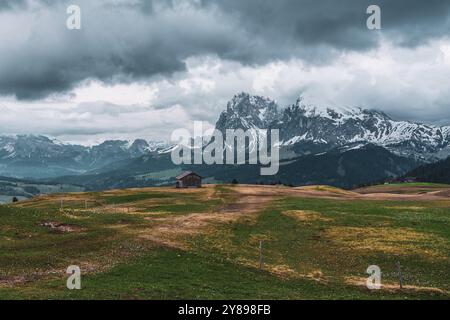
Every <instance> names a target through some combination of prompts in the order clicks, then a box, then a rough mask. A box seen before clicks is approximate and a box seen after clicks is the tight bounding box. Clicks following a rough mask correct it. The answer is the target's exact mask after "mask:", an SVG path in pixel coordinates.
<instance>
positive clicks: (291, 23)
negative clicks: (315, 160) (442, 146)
mask: <svg viewBox="0 0 450 320" xmlns="http://www.w3.org/2000/svg"><path fill="white" fill-rule="evenodd" d="M77 2H78V4H80V6H81V8H82V28H83V29H82V30H81V31H68V30H66V28H65V19H66V17H67V16H66V14H65V6H66V5H67V4H69V3H71V2H67V1H63V0H61V1H49V0H45V1H44V0H41V1H40V3H41V4H42V7H41V10H40V11H41V13H42V14H39V10H37V11H35V12H34V13H31V12H28V11H27V6H26V3H27V2H26V1H14V2H13V1H8V0H3V1H1V2H0V9H3V10H8V8H9V9H11V8H13V7H14V8H15V9H16V10H13V11H11V12H10V14H11V15H14V14H16V15H20V14H24V13H26V12H28V14H29V15H30V17H31V16H33V17H34V18H35V19H34V20H33V21H35V22H34V24H33V25H32V29H27V28H25V27H24V26H21V25H20V24H18V25H17V26H14V27H15V28H14V29H15V30H17V32H18V33H24V32H29V34H28V35H27V38H26V39H23V38H20V37H18V38H20V39H14V38H8V39H6V40H7V41H4V40H5V39H2V38H0V41H3V43H6V45H4V46H3V48H2V49H0V94H4V95H8V94H13V95H15V96H16V97H17V98H19V99H37V98H41V97H45V96H48V95H50V94H52V93H59V92H65V91H67V90H70V89H72V88H73V87H74V86H76V85H77V84H79V83H80V82H81V81H83V80H85V79H100V80H103V81H106V82H111V83H114V82H132V81H136V80H141V79H148V78H151V77H153V76H157V75H162V76H165V77H170V76H171V75H172V74H173V73H174V72H177V71H183V70H185V68H186V66H185V60H186V59H187V58H189V57H192V56H201V55H217V56H218V57H220V58H222V59H228V60H234V61H239V62H241V63H243V64H249V65H258V64H263V63H266V62H268V61H274V60H288V59H290V58H301V59H304V60H305V61H308V62H309V63H313V64H317V63H326V62H329V61H330V59H332V58H333V57H334V56H335V55H339V53H340V52H342V51H347V50H357V51H361V50H368V49H371V48H374V47H376V46H377V45H378V44H379V41H380V37H379V35H380V34H382V35H384V36H386V37H387V38H389V39H391V40H392V41H395V42H396V43H398V44H400V45H404V46H416V45H419V44H422V43H424V42H426V41H428V40H429V39H432V38H435V37H441V36H446V35H448V32H449V10H450V2H449V1H442V0H430V1H422V0H408V1H407V0H396V1H387V0H377V1H375V0H345V1H335V0H321V1H313V0H277V1H273V0H226V1H224V0H202V1H200V2H199V1H197V2H195V1H190V2H189V3H191V5H188V6H184V7H182V6H181V7H180V3H181V1H169V0H166V1H163V0H161V1H149V0H142V1H140V2H129V3H127V2H124V1H120V2H117V1H103V2H98V3H97V4H95V2H93V1H87V0H81V1H77ZM370 4H379V5H380V6H381V7H382V14H383V15H382V18H383V28H384V30H383V31H382V32H381V33H380V32H373V31H369V30H367V28H366V26H365V23H366V18H367V15H366V14H365V11H366V8H367V7H368V5H370ZM18 8H22V9H21V10H18ZM18 21H19V20H18ZM3 23H5V22H3ZM0 28H2V21H0ZM29 30H31V31H29ZM0 35H1V33H0Z"/></svg>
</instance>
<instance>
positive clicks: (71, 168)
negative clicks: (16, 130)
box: [0, 135, 168, 178]
mask: <svg viewBox="0 0 450 320" xmlns="http://www.w3.org/2000/svg"><path fill="white" fill-rule="evenodd" d="M166 148H168V145H166V144H164V143H162V142H148V141H145V140H143V139H137V140H135V141H125V140H108V141H105V142H103V143H101V144H98V145H94V146H91V147H86V146H81V145H72V144H66V143H62V142H60V141H58V140H55V139H50V138H48V137H46V136H41V135H40V136H37V135H16V136H11V135H9V136H0V175H3V176H10V177H20V178H23V177H25V178H48V177H57V176H63V175H72V174H81V173H84V172H87V171H90V170H95V169H99V168H102V167H104V166H107V165H109V164H113V163H115V162H118V161H123V160H127V159H133V158H137V157H140V156H143V155H146V154H150V153H152V152H159V151H163V150H164V149H166Z"/></svg>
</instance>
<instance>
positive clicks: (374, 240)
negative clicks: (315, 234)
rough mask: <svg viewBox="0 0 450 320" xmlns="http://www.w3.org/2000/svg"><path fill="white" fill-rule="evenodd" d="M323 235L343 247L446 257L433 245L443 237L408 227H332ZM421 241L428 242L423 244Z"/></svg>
mask: <svg viewBox="0 0 450 320" xmlns="http://www.w3.org/2000/svg"><path fill="white" fill-rule="evenodd" d="M325 236H326V237H327V238H329V239H330V240H331V241H333V242H334V243H336V244H337V245H339V246H340V247H341V248H343V249H344V250H358V251H361V252H366V253H368V254H370V253H371V252H373V251H379V252H384V253H388V254H395V255H421V256H423V257H426V258H438V259H448V255H447V254H448V253H447V252H441V251H440V250H438V249H437V248H438V247H439V246H437V245H436V243H439V244H444V247H445V245H448V244H447V241H446V240H445V239H443V238H440V237H438V236H435V235H431V234H425V233H420V232H417V231H414V230H411V229H408V228H394V227H380V228H376V227H364V228H362V227H343V226H339V227H332V228H329V229H327V230H326V231H325ZM424 244H428V246H427V247H424V246H423V245H424Z"/></svg>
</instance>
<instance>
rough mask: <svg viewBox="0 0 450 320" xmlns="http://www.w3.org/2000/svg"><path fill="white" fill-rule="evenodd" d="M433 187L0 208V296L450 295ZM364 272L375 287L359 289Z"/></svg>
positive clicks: (85, 200) (200, 192)
mask: <svg viewBox="0 0 450 320" xmlns="http://www.w3.org/2000/svg"><path fill="white" fill-rule="evenodd" d="M404 187H408V186H407V185H403V186H397V190H401V189H402V188H404ZM444 189H446V188H444ZM446 190H447V189H446ZM435 191H436V190H433V192H425V193H421V194H417V193H410V192H405V193H403V194H402V192H396V193H392V194H390V193H381V194H379V193H368V192H361V193H359V192H351V191H344V190H341V189H337V188H332V187H327V186H309V187H302V188H285V187H267V186H265V187H263V186H253V185H241V186H206V187H205V188H202V189H190V190H175V189H172V188H147V189H129V190H111V191H107V192H96V193H68V194H58V195H50V196H39V197H36V198H34V199H33V200H28V201H23V202H19V203H17V204H15V205H13V206H0V226H1V227H0V247H1V248H2V250H0V266H1V268H0V298H1V299H5V298H9V299H23V298H34V299H368V298H370V299H449V298H450V282H449V278H448V273H449V272H450V269H449V268H450V267H449V266H450V256H449V248H450V229H449V225H450V220H449V219H450V200H449V198H448V196H443V195H442V194H438V193H436V192H435ZM61 200H62V201H63V203H64V207H63V208H61V207H60V203H61ZM260 241H263V250H262V251H261V253H262V257H263V259H262V260H261V259H260V254H259V251H258V248H259V243H260ZM260 261H262V264H260ZM398 263H400V265H401V268H402V274H403V284H404V287H403V289H400V288H399V278H398V273H397V264H398ZM374 264H375V265H378V266H379V267H380V268H381V270H382V272H383V277H382V285H383V286H382V289H381V290H377V291H370V290H368V289H367V288H366V286H365V284H366V279H367V277H368V274H366V269H367V267H368V266H369V265H374ZM69 265H78V266H80V268H81V272H82V289H81V290H74V291H70V290H67V289H66V287H65V286H66V279H67V274H66V273H65V271H66V268H67V267H68V266H69Z"/></svg>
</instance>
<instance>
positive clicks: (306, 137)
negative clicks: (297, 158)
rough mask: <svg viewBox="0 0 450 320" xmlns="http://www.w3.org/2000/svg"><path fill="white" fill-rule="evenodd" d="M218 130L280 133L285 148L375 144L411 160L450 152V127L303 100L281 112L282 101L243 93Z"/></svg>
mask: <svg viewBox="0 0 450 320" xmlns="http://www.w3.org/2000/svg"><path fill="white" fill-rule="evenodd" d="M216 128H217V129H219V130H221V131H224V130H225V129H236V128H241V129H249V128H259V129H279V130H280V137H281V139H282V145H284V146H295V145H301V144H303V145H304V144H305V143H313V144H320V145H323V146H324V147H327V148H333V147H340V146H345V145H347V144H353V143H371V144H375V145H378V146H382V147H385V148H387V149H389V150H390V151H392V152H394V153H396V154H399V155H403V156H409V157H416V158H422V159H430V160H433V159H435V158H440V157H444V156H446V155H447V154H449V153H450V127H448V126H444V127H438V126H432V125H426V124H420V123H413V122H408V121H395V120H393V119H392V118H390V117H389V116H388V115H387V114H385V113H384V112H381V111H377V110H368V109H364V108H361V107H337V106H318V105H312V104H308V103H306V102H305V101H304V99H302V98H301V97H300V98H299V99H297V101H296V103H294V104H293V105H292V106H290V107H287V108H284V109H280V108H279V107H278V106H277V104H276V102H274V101H272V100H270V99H268V98H264V97H259V96H250V95H249V94H246V93H241V94H238V95H236V96H235V97H233V99H232V100H231V101H230V102H229V103H228V106H227V110H226V111H225V112H223V113H222V115H221V116H220V119H219V121H218V122H217V124H216Z"/></svg>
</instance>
